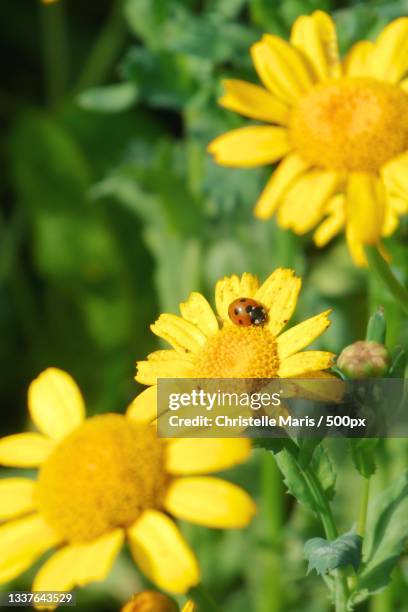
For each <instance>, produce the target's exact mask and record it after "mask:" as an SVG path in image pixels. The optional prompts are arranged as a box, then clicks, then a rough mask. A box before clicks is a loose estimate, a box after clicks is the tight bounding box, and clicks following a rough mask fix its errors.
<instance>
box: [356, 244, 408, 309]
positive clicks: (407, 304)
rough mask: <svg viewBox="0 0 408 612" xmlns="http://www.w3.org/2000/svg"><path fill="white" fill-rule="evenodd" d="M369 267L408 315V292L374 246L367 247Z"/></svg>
mask: <svg viewBox="0 0 408 612" xmlns="http://www.w3.org/2000/svg"><path fill="white" fill-rule="evenodd" d="M365 252H366V256H367V260H368V265H369V267H370V269H371V270H372V271H373V273H374V274H375V275H376V276H377V277H378V278H379V279H380V280H381V281H382V283H383V284H384V285H385V286H386V287H387V289H388V291H389V292H390V293H391V295H392V297H393V298H394V300H395V301H396V302H397V304H399V306H400V307H401V309H402V310H403V311H404V312H405V314H408V290H407V289H406V288H405V287H404V286H403V285H402V284H401V283H400V282H399V281H398V280H397V279H396V278H395V276H394V274H393V273H392V271H391V268H390V266H389V264H388V263H387V262H386V260H385V259H384V257H383V256H382V255H381V253H380V252H379V251H378V249H377V248H376V247H374V246H366V247H365Z"/></svg>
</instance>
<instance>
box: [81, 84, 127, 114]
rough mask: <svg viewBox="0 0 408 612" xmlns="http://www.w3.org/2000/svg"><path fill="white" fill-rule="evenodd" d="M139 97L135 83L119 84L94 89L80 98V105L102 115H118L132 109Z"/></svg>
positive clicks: (84, 92) (83, 93)
mask: <svg viewBox="0 0 408 612" xmlns="http://www.w3.org/2000/svg"><path fill="white" fill-rule="evenodd" d="M138 95H139V89H138V87H137V85H136V84H135V83H118V84H116V85H107V86H105V87H94V88H92V89H87V90H86V91H83V92H82V93H80V94H79V96H78V104H79V105H80V106H81V107H82V108H84V109H85V110H90V111H96V112H100V113H117V112H120V111H123V110H127V109H128V108H131V107H132V106H133V104H134V103H135V102H136V100H137V98H138Z"/></svg>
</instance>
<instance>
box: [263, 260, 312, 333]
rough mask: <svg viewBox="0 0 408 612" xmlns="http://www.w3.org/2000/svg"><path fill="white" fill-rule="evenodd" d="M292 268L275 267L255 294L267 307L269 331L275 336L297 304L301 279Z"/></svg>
mask: <svg viewBox="0 0 408 612" xmlns="http://www.w3.org/2000/svg"><path fill="white" fill-rule="evenodd" d="M294 274H295V273H294V271H293V270H289V269H286V268H277V269H276V270H275V271H274V272H273V273H272V274H271V275H270V276H269V278H267V279H266V281H265V282H264V283H263V285H261V287H260V288H259V290H258V291H257V292H256V294H255V299H256V300H259V302H261V304H263V305H264V306H265V307H266V308H267V309H268V323H267V327H268V329H269V331H270V332H271V333H272V334H273V335H274V336H276V335H277V334H278V333H279V332H280V331H281V329H282V328H283V327H284V326H285V325H286V323H287V322H288V321H289V319H290V318H291V316H292V314H293V312H294V310H295V308H296V304H297V300H298V296H299V291H300V287H301V284H302V281H301V280H300V278H297V277H296V276H295V275H294Z"/></svg>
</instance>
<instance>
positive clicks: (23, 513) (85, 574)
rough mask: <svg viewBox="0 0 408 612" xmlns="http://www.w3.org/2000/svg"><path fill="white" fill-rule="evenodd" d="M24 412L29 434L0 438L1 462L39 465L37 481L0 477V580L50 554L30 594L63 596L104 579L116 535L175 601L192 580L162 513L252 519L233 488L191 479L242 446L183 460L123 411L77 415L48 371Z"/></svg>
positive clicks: (193, 567) (205, 521)
mask: <svg viewBox="0 0 408 612" xmlns="http://www.w3.org/2000/svg"><path fill="white" fill-rule="evenodd" d="M28 404H29V410H30V414H31V418H32V420H33V422H34V424H35V425H36V427H37V428H38V430H39V432H30V433H21V434H17V435H12V436H8V437H5V438H3V439H1V440H0V464H2V465H6V466H13V467H20V468H33V467H38V468H39V472H38V478H37V480H36V481H34V480H31V479H28V478H5V479H3V480H0V520H1V521H4V522H3V524H2V525H1V526H0V582H1V583H5V582H8V581H10V580H12V579H13V578H15V577H16V576H18V575H19V574H21V573H22V572H24V571H25V570H26V569H27V568H28V567H29V566H31V565H32V564H33V563H34V562H35V561H36V560H37V559H38V558H39V557H41V556H42V555H43V553H44V552H45V551H47V550H48V549H50V548H54V547H57V551H56V552H54V553H53V554H52V555H51V556H50V557H49V558H48V559H47V560H46V561H45V563H44V564H43V565H42V567H41V568H40V570H39V572H38V573H37V575H36V577H35V579H34V584H33V590H35V591H48V590H53V591H66V590H70V589H72V588H73V587H74V586H76V585H79V586H83V585H85V584H87V583H89V582H91V581H95V580H98V581H99V580H103V579H104V578H105V577H106V576H107V575H108V573H109V571H110V569H111V567H112V564H113V562H114V560H115V558H116V556H117V554H118V552H119V550H120V548H121V546H122V545H123V543H124V540H125V538H126V539H127V541H128V543H129V546H130V550H131V553H132V556H133V558H134V560H135V562H136V563H137V565H138V566H139V567H140V569H141V571H142V572H143V573H144V574H145V575H146V576H147V577H148V578H149V579H150V580H151V581H152V582H153V583H155V584H156V585H157V586H158V587H159V588H161V589H164V590H167V591H169V592H173V593H185V592H186V591H188V590H189V589H190V588H191V587H192V586H194V585H196V584H197V583H198V582H199V580H200V572H199V568H198V565H197V561H196V559H195V557H194V554H193V552H192V551H191V550H190V548H189V546H188V544H187V543H186V541H185V540H184V538H183V536H182V535H181V533H180V531H179V529H178V528H177V526H176V524H175V523H174V522H173V521H172V520H171V518H170V516H169V515H173V516H175V517H180V518H183V519H186V520H189V521H191V522H193V523H197V524H201V525H207V526H209V527H218V528H238V527H243V526H245V525H247V523H248V522H249V521H250V519H251V518H252V516H253V514H254V503H253V501H252V500H251V498H250V497H249V496H248V495H247V493H245V492H244V491H243V490H242V489H240V488H239V487H237V486H236V485H234V484H231V483H228V482H226V481H224V480H221V479H218V478H213V477H209V476H201V475H200V474H208V473H210V472H212V471H215V470H218V469H224V468H226V467H230V466H232V465H235V464H237V463H239V462H241V461H244V460H245V459H246V458H247V457H248V455H249V452H250V444H249V442H248V440H238V439H236V440H230V441H229V442H228V441H222V440H221V441H220V440H201V441H196V444H195V448H194V453H192V452H191V448H190V444H189V442H188V441H186V440H173V441H164V440H160V439H158V438H157V435H156V431H155V429H154V428H153V427H151V426H150V425H149V424H146V422H144V421H143V415H140V414H139V415H138V418H137V420H135V419H134V418H133V415H132V413H133V411H130V412H129V413H128V414H127V415H126V416H125V415H120V414H103V415H99V416H94V417H92V418H88V419H85V407H84V401H83V399H82V396H81V393H80V391H79V389H78V387H77V385H76V384H75V382H74V380H73V379H72V378H71V377H70V376H69V374H67V373H66V372H63V371H61V370H57V369H54V368H50V369H47V370H45V371H44V372H42V373H41V374H40V375H39V377H38V378H37V379H35V380H34V381H33V382H32V383H31V385H30V388H29V393H28ZM197 442H201V444H200V443H199V444H197ZM209 456H210V457H211V460H209ZM181 476H183V477H181Z"/></svg>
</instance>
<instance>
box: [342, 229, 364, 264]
mask: <svg viewBox="0 0 408 612" xmlns="http://www.w3.org/2000/svg"><path fill="white" fill-rule="evenodd" d="M346 240H347V246H348V248H349V251H350V255H351V257H352V259H353V261H354V263H355V264H356V265H357V266H359V267H361V268H366V267H367V265H368V262H367V257H366V255H365V253H364V247H363V245H362V243H361V241H360V240H359V239H358V238H357V237H356V235H355V234H354V233H353V231H352V229H351V228H350V227H347V230H346Z"/></svg>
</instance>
